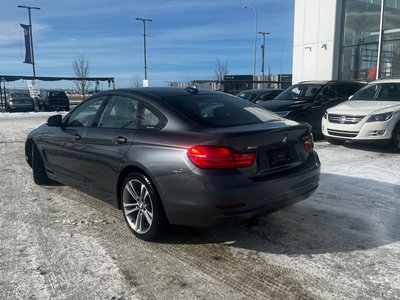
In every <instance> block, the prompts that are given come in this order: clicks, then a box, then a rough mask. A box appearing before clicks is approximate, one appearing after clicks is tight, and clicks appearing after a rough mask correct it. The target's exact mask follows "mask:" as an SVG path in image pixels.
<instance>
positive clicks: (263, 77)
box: [258, 31, 271, 85]
mask: <svg viewBox="0 0 400 300" xmlns="http://www.w3.org/2000/svg"><path fill="white" fill-rule="evenodd" d="M258 33H259V34H262V36H263V43H262V45H261V55H262V56H261V57H262V62H261V73H262V79H263V81H265V74H264V61H265V35H267V34H271V33H269V32H264V31H259V32H258ZM263 85H264V83H263Z"/></svg>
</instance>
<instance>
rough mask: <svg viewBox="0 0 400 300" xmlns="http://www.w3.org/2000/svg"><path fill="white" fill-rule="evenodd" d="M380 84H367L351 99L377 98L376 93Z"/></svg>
mask: <svg viewBox="0 0 400 300" xmlns="http://www.w3.org/2000/svg"><path fill="white" fill-rule="evenodd" d="M378 87H379V85H378V84H374V85H372V86H366V87H365V88H363V89H361V90H359V91H358V92H357V93H356V94H355V95H354V97H353V98H351V100H375V94H376V91H377V90H378Z"/></svg>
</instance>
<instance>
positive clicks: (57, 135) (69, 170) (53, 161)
mask: <svg viewBox="0 0 400 300" xmlns="http://www.w3.org/2000/svg"><path fill="white" fill-rule="evenodd" d="M107 99H108V96H102V97H96V98H93V99H90V100H87V101H85V102H84V103H82V104H81V105H80V106H78V107H77V108H76V109H75V110H74V111H73V112H71V113H70V114H69V115H68V116H67V118H66V119H65V120H64V121H63V125H62V127H60V128H57V129H56V130H54V131H53V132H50V133H49V134H48V135H47V139H46V149H45V155H46V158H47V161H48V162H49V167H50V169H51V171H52V172H53V173H54V174H55V175H58V176H63V177H66V178H69V179H72V180H73V181H80V180H82V179H83V177H82V172H81V161H80V152H81V151H82V148H84V145H83V143H82V136H84V135H85V131H86V130H87V129H88V128H91V127H96V126H97V124H96V122H97V121H96V119H97V118H98V115H99V113H100V112H101V110H102V109H103V108H104V106H105V104H106V101H107Z"/></svg>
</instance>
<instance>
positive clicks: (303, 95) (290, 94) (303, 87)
mask: <svg viewBox="0 0 400 300" xmlns="http://www.w3.org/2000/svg"><path fill="white" fill-rule="evenodd" d="M320 89H321V85H318V84H297V85H294V86H292V87H290V88H289V89H287V90H285V91H284V92H282V93H281V94H279V95H278V96H277V97H276V98H275V100H295V101H312V100H314V99H315V96H316V95H317V94H318V92H319V90H320Z"/></svg>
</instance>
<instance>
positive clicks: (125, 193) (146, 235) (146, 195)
mask: <svg viewBox="0 0 400 300" xmlns="http://www.w3.org/2000/svg"><path fill="white" fill-rule="evenodd" d="M121 200H122V211H123V214H124V218H125V221H126V223H127V225H128V227H129V229H130V230H131V231H132V232H133V233H134V234H135V235H136V236H137V237H139V238H141V239H143V240H154V239H157V238H158V237H160V236H161V234H162V233H163V231H164V230H165V229H166V227H167V225H168V222H167V220H166V217H165V213H164V209H163V207H162V204H161V201H160V199H159V197H158V194H157V192H156V190H155V188H154V186H153V184H152V183H151V182H150V180H149V179H148V178H147V177H146V176H145V175H143V174H141V173H137V172H134V173H130V174H129V175H128V176H127V177H126V179H125V181H124V183H123V184H122V188H121Z"/></svg>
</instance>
